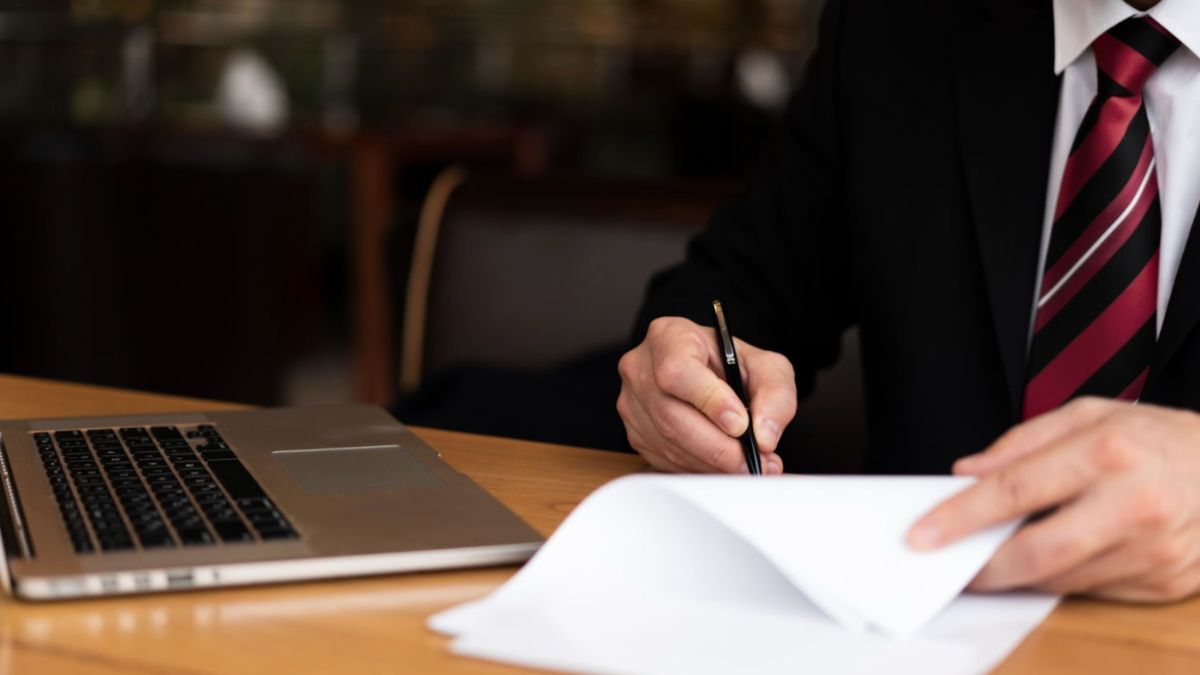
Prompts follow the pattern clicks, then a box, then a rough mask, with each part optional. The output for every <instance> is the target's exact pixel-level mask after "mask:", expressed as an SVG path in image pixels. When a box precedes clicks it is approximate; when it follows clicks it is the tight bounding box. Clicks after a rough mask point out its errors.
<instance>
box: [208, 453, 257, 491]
mask: <svg viewBox="0 0 1200 675" xmlns="http://www.w3.org/2000/svg"><path fill="white" fill-rule="evenodd" d="M208 468H209V469H211V470H212V472H213V474H215V475H216V477H217V479H218V480H220V481H221V485H223V486H225V489H226V490H227V491H228V492H229V496H231V497H233V498H234V499H248V498H252V497H265V496H266V493H264V492H263V489H262V487H261V486H260V485H259V484H258V481H256V480H254V476H252V475H250V472H249V471H247V470H246V467H244V466H242V463H241V462H238V461H236V460H221V461H212V462H209V464H208Z"/></svg>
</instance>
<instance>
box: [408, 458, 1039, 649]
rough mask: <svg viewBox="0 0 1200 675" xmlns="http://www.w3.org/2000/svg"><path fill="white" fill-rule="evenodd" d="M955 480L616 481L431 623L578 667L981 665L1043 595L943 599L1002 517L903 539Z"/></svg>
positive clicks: (986, 552) (458, 643)
mask: <svg viewBox="0 0 1200 675" xmlns="http://www.w3.org/2000/svg"><path fill="white" fill-rule="evenodd" d="M969 483H970V479H966V478H951V477H920V478H916V477H913V478H899V477H892V478H883V477H798V476H787V477H777V478H751V477H728V476H720V477H717V476H713V477H708V476H647V475H642V476H632V477H627V478H623V479H620V480H617V481H614V482H612V483H610V484H608V485H606V486H605V487H603V488H601V489H600V490H598V491H597V492H596V493H595V494H593V495H592V496H590V497H589V498H588V499H587V500H585V501H584V503H583V504H581V505H580V506H579V508H577V509H576V510H575V512H574V513H572V514H571V516H570V517H568V518H567V520H566V521H565V522H564V523H563V525H562V526H561V527H560V528H559V530H558V532H557V533H556V534H555V535H554V536H553V537H552V538H551V539H550V541H549V542H547V544H546V545H545V546H544V547H543V548H542V550H541V551H540V552H539V553H538V554H537V555H536V556H535V557H534V558H533V560H531V561H530V562H529V564H527V565H526V566H525V568H524V569H522V570H521V571H520V572H518V574H517V575H516V576H515V577H514V578H513V579H512V580H510V581H509V582H508V583H507V584H505V585H504V586H502V587H501V588H500V589H498V590H497V591H495V592H494V593H493V594H491V595H490V596H488V597H487V598H484V599H483V600H481V601H478V602H474V603H469V604H467V605H463V606H461V607H457V608H454V609H451V610H448V611H446V612H443V613H441V614H438V615H436V616H434V617H433V618H432V619H431V620H430V626H431V627H432V628H434V629H435V630H438V631H441V632H444V633H448V634H451V635H455V636H458V637H457V639H456V640H455V641H454V643H453V645H452V649H453V650H454V651H455V652H456V653H460V654H465V655H472V656H478V657H483V658H491V659H496V660H502V661H509V662H513V663H519V664H525V665H531V666H537V667H546V668H554V669H562V670H572V671H581V672H646V673H673V672H679V673H706V672H712V673H721V672H731V671H741V672H785V671H786V672H799V671H801V670H802V671H804V672H822V673H841V672H844V673H860V672H861V673H866V672H921V673H940V672H946V673H964V672H982V671H985V670H987V669H988V668H989V667H991V666H992V665H994V664H995V663H996V662H998V661H999V660H1000V659H1002V658H1003V657H1004V655H1005V654H1007V653H1008V652H1009V651H1010V650H1011V649H1012V648H1013V647H1015V646H1016V645H1017V644H1018V643H1019V642H1020V640H1021V638H1022V637H1023V636H1024V635H1025V634H1026V633H1028V631H1029V630H1031V629H1032V628H1033V627H1035V626H1036V625H1037V623H1038V622H1040V621H1041V620H1042V619H1043V618H1044V617H1045V616H1046V614H1048V613H1049V612H1050V610H1051V609H1053V607H1054V604H1055V603H1056V602H1057V599H1056V598H1053V597H1046V596H997V597H985V596H960V593H961V591H962V589H963V588H964V587H965V586H966V584H967V583H968V581H969V580H970V579H971V578H972V577H973V576H974V575H975V573H976V572H978V570H979V569H980V568H981V567H982V566H983V564H984V563H985V562H986V561H987V559H988V558H989V557H990V556H991V554H992V553H993V552H994V551H995V549H996V548H997V547H998V546H999V545H1000V544H1001V543H1002V542H1003V541H1004V539H1006V538H1007V537H1008V536H1009V535H1010V534H1011V533H1012V531H1013V529H1014V528H1015V527H1016V525H1017V524H1016V523H1015V522H1014V523H1008V524H1006V525H1004V526H1000V527H996V528H992V529H991V530H988V531H986V532H981V533H978V534H976V535H974V536H972V537H969V538H967V539H965V540H963V541H961V542H958V543H956V544H954V545H952V546H949V547H947V548H945V549H942V550H939V551H935V552H932V553H916V552H914V551H911V550H910V549H909V548H908V547H907V545H906V544H905V543H904V536H905V534H906V533H907V531H908V529H909V527H910V526H911V525H912V524H913V523H914V522H915V521H916V519H917V518H919V517H920V516H921V515H922V514H923V513H925V512H926V511H928V510H929V509H930V508H931V507H932V506H934V505H935V504H936V503H938V502H940V501H941V500H943V499H945V498H946V497H948V496H950V495H952V494H954V493H955V492H957V491H959V490H961V489H963V488H965V487H966V486H967V485H968V484H969Z"/></svg>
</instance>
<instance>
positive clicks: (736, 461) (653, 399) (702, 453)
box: [645, 392, 748, 473]
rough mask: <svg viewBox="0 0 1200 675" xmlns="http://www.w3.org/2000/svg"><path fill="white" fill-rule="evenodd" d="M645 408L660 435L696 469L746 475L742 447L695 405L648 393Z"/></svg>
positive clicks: (663, 395)
mask: <svg viewBox="0 0 1200 675" xmlns="http://www.w3.org/2000/svg"><path fill="white" fill-rule="evenodd" d="M647 397H648V398H649V401H648V402H647V404H646V405H645V407H646V409H647V412H648V413H649V417H650V421H651V423H653V425H654V428H655V430H657V432H658V435H659V436H661V437H662V438H663V439H665V440H666V441H668V442H669V443H670V444H671V445H672V446H674V447H675V448H677V449H678V450H679V451H680V452H681V454H683V455H684V456H685V458H684V459H683V460H676V461H683V462H684V463H685V464H687V465H689V466H693V465H696V466H695V468H694V470H696V471H705V472H712V471H717V472H721V473H745V472H747V471H748V470H747V469H746V460H745V458H744V457H743V455H742V444H741V443H740V442H738V440H737V439H735V438H732V437H730V436H729V435H728V434H726V433H725V432H724V431H722V430H721V429H719V428H718V427H717V426H716V425H714V424H713V423H712V421H711V420H709V419H708V418H707V417H705V416H704V415H702V414H701V413H700V411H698V410H696V409H695V408H694V407H692V406H691V405H689V404H687V403H685V402H683V401H681V400H679V399H677V398H675V397H673V396H669V395H667V394H664V393H661V392H650V393H648V394H647Z"/></svg>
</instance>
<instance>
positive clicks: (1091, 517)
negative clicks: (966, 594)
mask: <svg viewBox="0 0 1200 675" xmlns="http://www.w3.org/2000/svg"><path fill="white" fill-rule="evenodd" d="M954 473H955V474H959V475H973V476H978V477H979V481H978V482H977V483H976V484H974V485H972V486H971V487H970V488H968V489H966V490H964V491H962V492H960V493H959V494H957V495H955V496H953V497H951V498H950V499H948V500H946V501H945V502H943V503H942V504H940V505H939V506H937V507H936V508H934V509H933V510H932V511H930V512H929V513H928V514H926V515H925V516H924V517H923V518H922V519H921V520H920V521H918V522H917V524H916V525H915V526H914V527H913V529H912V530H911V531H910V532H909V535H908V541H909V544H910V545H912V546H913V547H914V548H916V549H918V550H928V549H932V548H937V547H939V546H942V545H945V544H948V543H950V542H952V541H954V540H956V539H959V538H961V537H963V536H966V535H968V534H970V533H972V532H975V531H977V530H980V529H983V528H986V527H988V526H991V525H995V524H998V523H1002V522H1005V521H1008V520H1012V519H1013V518H1021V517H1026V516H1030V515H1032V514H1036V513H1039V512H1043V511H1046V510H1048V509H1054V510H1053V511H1052V512H1051V513H1049V515H1046V516H1045V517H1043V518H1040V519H1037V520H1034V521H1032V522H1029V523H1027V524H1025V525H1023V526H1022V527H1021V528H1020V529H1019V530H1018V531H1017V533H1016V534H1015V535H1014V536H1013V537H1012V538H1010V539H1009V540H1008V541H1007V542H1005V544H1004V545H1002V546H1001V547H1000V549H999V550H997V551H996V554H995V555H994V556H993V557H992V559H991V561H990V562H989V563H988V564H987V565H986V566H985V567H984V568H983V570H982V571H981V572H980V573H979V575H978V576H977V577H975V580H974V581H972V582H971V585H970V587H969V589H970V590H976V591H999V590H1005V589H1012V588H1033V589H1037V590H1044V591H1049V592H1052V593H1083V594H1088V595H1093V596H1096V597H1101V598H1108V599H1114V600H1124V601H1133V602H1165V601H1172V600H1180V599H1183V598H1186V597H1188V596H1191V595H1192V594H1194V593H1196V592H1197V591H1198V590H1200V415H1197V414H1196V413H1193V412H1190V411H1183V410H1176V409H1172V408H1163V407H1157V406H1153V405H1145V404H1137V405H1132V404H1130V403H1126V402H1120V401H1110V400H1104V399H1096V398H1082V399H1077V400H1075V401H1073V402H1071V403H1069V404H1067V405H1066V406H1064V407H1062V408H1060V409H1059V410H1056V411H1054V412H1050V413H1047V414H1045V415H1043V416H1041V417H1038V418H1036V419H1033V420H1030V421H1028V422H1026V423H1024V424H1021V425H1019V426H1017V427H1014V428H1013V429H1012V430H1010V431H1009V432H1008V433H1006V434H1005V435H1004V436H1003V437H1001V438H1000V439H999V440H998V441H996V443H994V444H993V445H992V446H991V447H990V448H988V449H987V450H986V451H984V452H982V453H979V454H977V455H972V456H970V457H964V458H963V459H961V460H959V461H958V462H957V463H956V464H955V465H954Z"/></svg>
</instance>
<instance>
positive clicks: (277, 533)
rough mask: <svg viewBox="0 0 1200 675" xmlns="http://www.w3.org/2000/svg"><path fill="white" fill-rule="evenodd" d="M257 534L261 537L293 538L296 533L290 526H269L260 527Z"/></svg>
mask: <svg viewBox="0 0 1200 675" xmlns="http://www.w3.org/2000/svg"><path fill="white" fill-rule="evenodd" d="M258 536H260V537H262V538H263V539H295V538H296V537H297V536H298V535H297V534H296V531H295V530H293V529H292V528H290V527H270V528H264V529H260V530H259V531H258Z"/></svg>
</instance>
